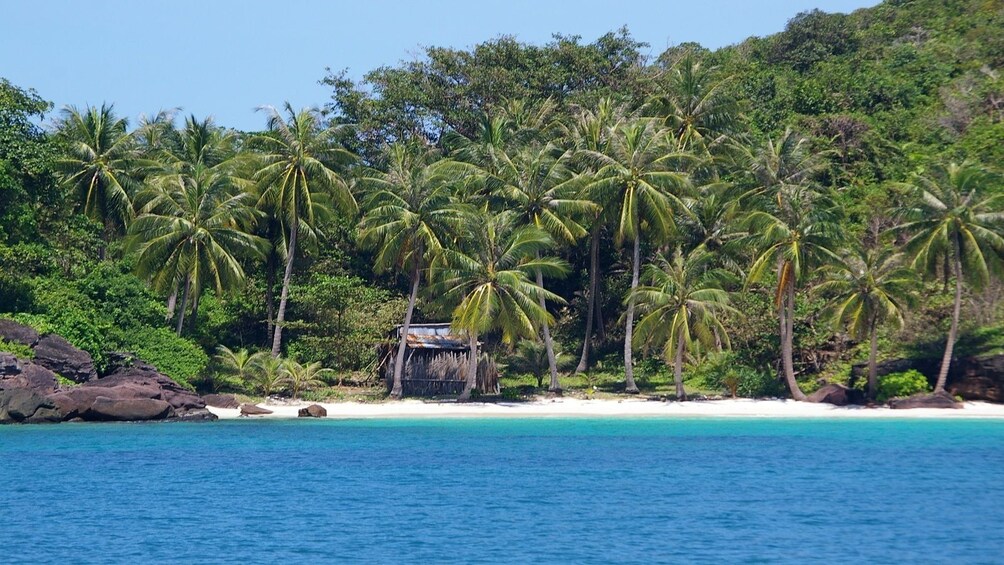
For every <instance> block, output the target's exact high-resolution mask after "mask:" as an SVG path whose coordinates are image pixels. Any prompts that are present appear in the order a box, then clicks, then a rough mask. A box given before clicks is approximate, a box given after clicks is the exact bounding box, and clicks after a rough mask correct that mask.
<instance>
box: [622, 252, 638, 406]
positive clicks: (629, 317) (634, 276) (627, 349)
mask: <svg viewBox="0 0 1004 565" xmlns="http://www.w3.org/2000/svg"><path fill="white" fill-rule="evenodd" d="M640 261H641V235H640V234H638V233H635V236H634V253H633V254H632V260H631V294H630V295H629V297H628V305H627V312H626V313H625V314H624V320H625V322H624V385H625V386H624V392H627V393H628V394H638V385H637V384H635V382H634V360H633V359H632V343H631V340H632V338H633V337H634V291H635V289H636V288H638V279H639V269H640V267H639V266H638V263H639V262H640Z"/></svg>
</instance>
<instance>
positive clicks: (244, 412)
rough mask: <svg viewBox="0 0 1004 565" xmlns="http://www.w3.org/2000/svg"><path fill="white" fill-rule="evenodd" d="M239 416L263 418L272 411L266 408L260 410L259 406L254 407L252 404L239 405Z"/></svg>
mask: <svg viewBox="0 0 1004 565" xmlns="http://www.w3.org/2000/svg"><path fill="white" fill-rule="evenodd" d="M240 409H241V416H264V415H265V414H271V413H272V411H271V410H269V409H268V408H262V407H261V406H255V405H254V404H246V403H245V404H241V406H240Z"/></svg>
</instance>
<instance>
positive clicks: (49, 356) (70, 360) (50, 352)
mask: <svg viewBox="0 0 1004 565" xmlns="http://www.w3.org/2000/svg"><path fill="white" fill-rule="evenodd" d="M34 362H35V364H37V365H41V366H43V367H45V368H46V369H49V370H50V371H52V372H54V373H57V374H60V375H63V376H64V377H66V378H68V379H70V380H71V381H73V382H75V383H84V382H87V381H91V380H94V379H96V378H98V372H97V371H96V370H95V369H94V360H93V359H91V355H90V354H89V353H87V352H86V351H84V350H82V349H77V348H76V347H74V346H73V344H71V343H70V342H68V341H66V340H65V339H63V338H62V337H61V336H58V335H56V334H48V335H46V336H43V337H42V338H41V339H39V340H38V344H37V345H35V360H34Z"/></svg>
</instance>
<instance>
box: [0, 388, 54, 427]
mask: <svg viewBox="0 0 1004 565" xmlns="http://www.w3.org/2000/svg"><path fill="white" fill-rule="evenodd" d="M62 419H63V415H62V413H61V412H60V411H59V409H58V408H56V405H55V404H54V403H53V402H52V401H51V400H49V399H48V398H46V397H45V396H42V395H41V394H39V393H37V392H35V391H33V390H30V389H27V388H13V389H7V390H2V391H0V423H12V422H24V423H41V422H59V421H61V420H62Z"/></svg>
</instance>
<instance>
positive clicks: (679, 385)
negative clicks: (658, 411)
mask: <svg viewBox="0 0 1004 565" xmlns="http://www.w3.org/2000/svg"><path fill="white" fill-rule="evenodd" d="M684 343H685V340H684V335H683V332H680V337H679V339H677V340H676V355H675V356H674V357H673V381H674V382H675V383H676V399H677V400H686V399H687V391H685V390H683V346H684Z"/></svg>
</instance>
